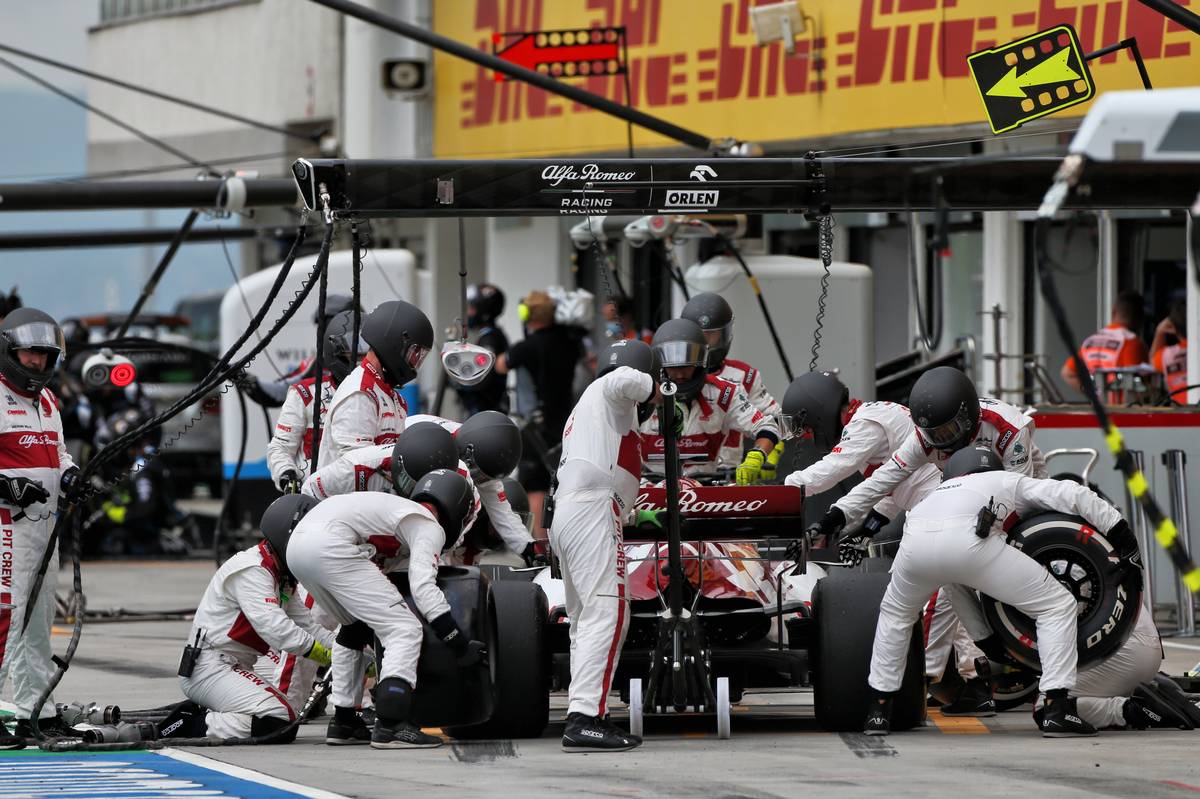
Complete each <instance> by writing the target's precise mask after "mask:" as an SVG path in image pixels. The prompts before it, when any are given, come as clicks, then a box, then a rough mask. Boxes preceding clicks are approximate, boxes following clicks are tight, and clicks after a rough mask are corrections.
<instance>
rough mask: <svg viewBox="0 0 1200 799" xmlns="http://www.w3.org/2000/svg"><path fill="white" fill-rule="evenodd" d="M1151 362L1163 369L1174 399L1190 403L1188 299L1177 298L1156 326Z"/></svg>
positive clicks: (1168, 390)
mask: <svg viewBox="0 0 1200 799" xmlns="http://www.w3.org/2000/svg"><path fill="white" fill-rule="evenodd" d="M1150 362H1151V363H1152V364H1154V368H1155V369H1157V370H1158V371H1159V372H1162V375H1163V380H1164V381H1165V383H1166V386H1167V393H1168V394H1169V395H1170V396H1171V400H1172V401H1173V402H1177V403H1179V404H1180V405H1185V404H1187V392H1186V391H1185V390H1184V389H1186V388H1187V387H1188V385H1189V384H1188V370H1187V302H1186V301H1184V300H1175V301H1174V302H1172V303H1171V310H1170V311H1169V312H1168V313H1167V318H1166V319H1163V320H1162V321H1161V322H1159V323H1158V327H1156V328H1155V329H1154V340H1153V341H1152V342H1150Z"/></svg>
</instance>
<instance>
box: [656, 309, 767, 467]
mask: <svg viewBox="0 0 1200 799" xmlns="http://www.w3.org/2000/svg"><path fill="white" fill-rule="evenodd" d="M679 317H680V318H681V319H690V320H692V321H693V322H695V323H696V324H698V325H699V326H700V329H701V330H703V331H704V338H705V340H706V341H707V342H708V358H707V361H706V366H707V369H708V373H709V374H711V375H716V376H717V377H719V378H721V379H722V380H728V381H729V382H730V383H734V384H735V385H739V386H741V387H742V390H743V391H745V392H746V396H747V397H748V398H749V399H750V404H752V405H753V406H754V407H755V408H757V409H758V410H760V411H762V413H763V415H764V416H778V415H779V403H777V402H776V401H775V398H774V397H772V396H771V395H770V393H768V391H767V386H766V382H765V381H764V380H763V376H762V372H760V371H759V370H757V369H755V368H754V367H753V366H751V365H750V364H748V363H746V362H745V361H739V360H737V359H735V358H730V357H729V349H730V348H731V347H732V346H733V308H732V307H731V306H730V305H729V303H728V302H726V301H725V298H724V297H722V296H721V295H720V294H715V293H713V292H711V291H706V292H703V293H701V294H697V295H695V296H693V297H692V298H691V299H690V300H688V301H687V304H686V305H684V306H683V310H682V311H680V312H679ZM743 440H744V437H743V436H742V435H741V434H740V433H738V432H737V431H730V433H729V434H728V435H726V437H725V441H724V443H723V444H722V445H721V455H720V464H721V466H723V467H736V466H737V465H738V464H739V463H741V461H742V456H743V455H744V454H745V453H744V450H745V447H744V446H743ZM782 455H783V442H782V441H780V442H779V443H778V444H776V445H775V448H774V449H773V450H771V454H770V455H768V456H767V463H766V466H765V467H764V468H763V479H764V480H774V479H775V470H776V466H777V465H778V463H779V458H780V457H781V456H782Z"/></svg>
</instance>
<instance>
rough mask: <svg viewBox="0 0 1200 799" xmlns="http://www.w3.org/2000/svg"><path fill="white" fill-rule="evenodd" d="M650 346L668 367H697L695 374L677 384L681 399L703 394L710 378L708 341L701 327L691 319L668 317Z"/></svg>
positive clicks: (664, 366) (693, 397) (665, 366)
mask: <svg viewBox="0 0 1200 799" xmlns="http://www.w3.org/2000/svg"><path fill="white" fill-rule="evenodd" d="M650 346H651V348H652V349H653V350H654V351H655V352H656V353H657V354H658V359H659V361H660V362H661V363H662V365H663V368H664V369H670V368H672V367H687V366H691V367H694V371H693V372H692V376H691V377H688V378H687V379H685V380H677V381H675V383H676V385H677V388H678V397H679V399H682V400H690V399H695V398H696V397H697V396H699V394H700V389H702V388H703V387H704V381H705V379H706V378H707V377H708V375H707V374H706V372H705V363H706V362H707V358H708V343H707V340H706V339H705V337H704V331H703V330H701V329H700V326H699V325H698V324H696V323H695V322H693V321H692V320H691V319H671V320H668V321H666V322H663V323H662V325H661V326H660V327H659V328H658V330H657V331H656V332H655V334H654V339H653V340H652V341H651V343H650Z"/></svg>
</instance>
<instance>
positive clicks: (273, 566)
mask: <svg viewBox="0 0 1200 799" xmlns="http://www.w3.org/2000/svg"><path fill="white" fill-rule="evenodd" d="M258 554H259V556H260V558H261V560H259V562H258V565H259V566H262V567H263V568H264V569H266V570H267V571H269V572H270V573H271V576H272V577H273V578H275V584H276V585H278V584H279V579H280V575H279V562H278V561H276V560H275V554H274V553H273V552H271V549H270V547H268V546H267V542H266V541H265V540H263V541H259V542H258Z"/></svg>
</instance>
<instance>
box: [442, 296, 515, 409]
mask: <svg viewBox="0 0 1200 799" xmlns="http://www.w3.org/2000/svg"><path fill="white" fill-rule="evenodd" d="M502 313H504V292H503V291H501V290H500V289H499V288H498V287H496V286H493V285H492V284H491V283H473V284H471V285H470V286H468V287H467V331H468V333H469V336H470V340H471V343H472V344H478V345H479V346H480V347H483V348H485V349H488V350H491V351H492V352H493V353H494V354H496V355H497V356H500V355H503V354H504V353H506V352H508V336H506V335H504V331H503V330H501V329H500V328H499V327H497V326H496V320H497V319H498V318H499V317H500V314H502ZM454 390H455V391H457V392H458V399H459V401H460V402H462V405H463V410H464V411H465V412H466V415H467V416H474V415H475V414H477V413H479V412H481V411H500V413H508V381H507V380H506V379H505V377H504V375H502V374H500V373H499V372H496V371H493V372H492V373H491V374H489V375H488V376H487V377H485V378H484V379H483V381H482V382H481V383H479V384H478V385H474V386H463V385H455V387H454Z"/></svg>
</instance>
